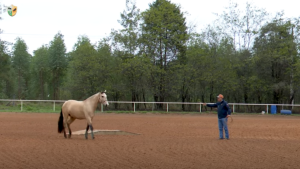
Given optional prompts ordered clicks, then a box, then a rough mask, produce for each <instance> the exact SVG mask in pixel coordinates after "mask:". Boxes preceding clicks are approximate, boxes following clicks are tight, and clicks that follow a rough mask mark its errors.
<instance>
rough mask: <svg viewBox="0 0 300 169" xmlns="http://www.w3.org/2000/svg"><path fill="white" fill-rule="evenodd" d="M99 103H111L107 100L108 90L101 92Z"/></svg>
mask: <svg viewBox="0 0 300 169" xmlns="http://www.w3.org/2000/svg"><path fill="white" fill-rule="evenodd" d="M99 103H101V104H103V105H106V106H108V105H109V103H108V101H107V95H106V90H105V91H104V92H100V98H99Z"/></svg>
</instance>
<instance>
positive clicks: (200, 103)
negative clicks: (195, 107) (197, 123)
mask: <svg viewBox="0 0 300 169" xmlns="http://www.w3.org/2000/svg"><path fill="white" fill-rule="evenodd" d="M200 113H202V104H201V103H200Z"/></svg>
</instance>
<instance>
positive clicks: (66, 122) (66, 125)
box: [64, 116, 70, 138]
mask: <svg viewBox="0 0 300 169" xmlns="http://www.w3.org/2000/svg"><path fill="white" fill-rule="evenodd" d="M64 127H65V129H64V136H65V138H67V133H66V130H67V129H68V130H69V131H70V128H69V125H68V116H67V117H64Z"/></svg>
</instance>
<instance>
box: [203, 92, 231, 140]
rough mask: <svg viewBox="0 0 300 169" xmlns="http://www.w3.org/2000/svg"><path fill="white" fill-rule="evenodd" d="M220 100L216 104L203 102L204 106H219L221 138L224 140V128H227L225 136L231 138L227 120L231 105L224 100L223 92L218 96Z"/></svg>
mask: <svg viewBox="0 0 300 169" xmlns="http://www.w3.org/2000/svg"><path fill="white" fill-rule="evenodd" d="M217 98H218V102H217V103H215V104H206V103H203V105H204V106H207V107H218V121H219V132H220V139H221V140H223V139H224V137H223V129H224V130H225V138H226V139H227V140H229V132H228V126H227V121H228V117H229V116H230V115H231V110H230V107H229V106H228V103H227V102H226V101H225V100H224V96H223V95H222V94H219V95H218V96H217Z"/></svg>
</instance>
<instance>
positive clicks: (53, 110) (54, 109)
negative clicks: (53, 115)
mask: <svg viewBox="0 0 300 169" xmlns="http://www.w3.org/2000/svg"><path fill="white" fill-rule="evenodd" d="M53 111H55V101H54V102H53Z"/></svg>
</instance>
